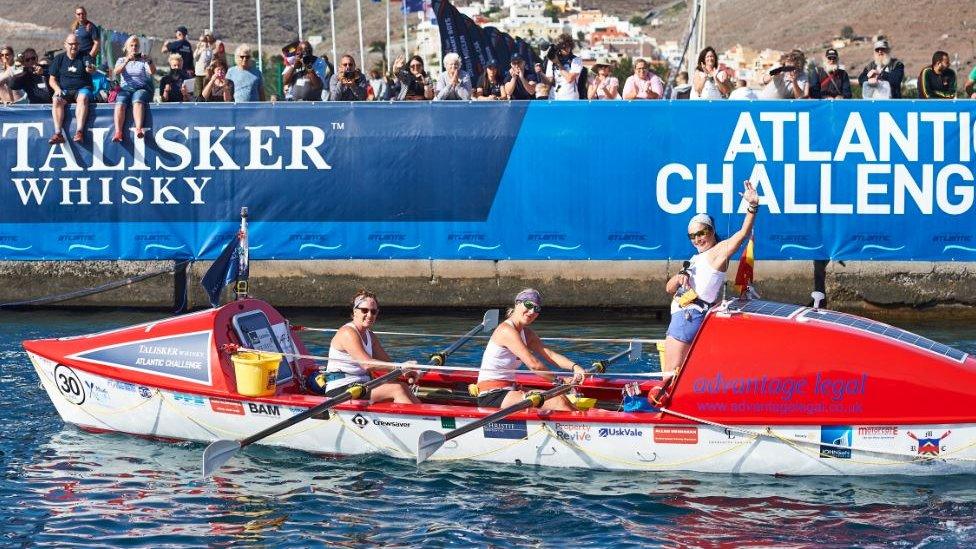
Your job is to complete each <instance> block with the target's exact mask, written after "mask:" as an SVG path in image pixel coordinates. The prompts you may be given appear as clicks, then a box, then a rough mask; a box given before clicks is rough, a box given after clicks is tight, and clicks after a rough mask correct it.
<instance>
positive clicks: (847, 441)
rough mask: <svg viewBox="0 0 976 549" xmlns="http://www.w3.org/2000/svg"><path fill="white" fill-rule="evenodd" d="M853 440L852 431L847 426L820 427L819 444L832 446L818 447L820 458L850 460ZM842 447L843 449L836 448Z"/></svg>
mask: <svg viewBox="0 0 976 549" xmlns="http://www.w3.org/2000/svg"><path fill="white" fill-rule="evenodd" d="M853 438H854V429H852V428H851V427H850V426H849V425H829V426H828V425H824V426H822V427H820V442H821V444H831V445H832V446H823V445H821V446H820V457H822V458H840V459H851V440H852V439H853ZM837 446H843V448H837Z"/></svg>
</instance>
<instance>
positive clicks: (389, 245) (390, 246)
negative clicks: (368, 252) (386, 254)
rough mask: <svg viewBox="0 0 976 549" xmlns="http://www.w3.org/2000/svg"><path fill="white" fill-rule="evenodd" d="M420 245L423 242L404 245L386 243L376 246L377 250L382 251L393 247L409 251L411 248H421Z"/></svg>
mask: <svg viewBox="0 0 976 549" xmlns="http://www.w3.org/2000/svg"><path fill="white" fill-rule="evenodd" d="M420 246H421V244H417V245H416V246H404V245H402V244H390V243H386V244H380V247H379V248H376V251H377V252H382V251H383V250H384V249H385V248H393V249H395V250H407V251H410V250H416V249H419V248H420Z"/></svg>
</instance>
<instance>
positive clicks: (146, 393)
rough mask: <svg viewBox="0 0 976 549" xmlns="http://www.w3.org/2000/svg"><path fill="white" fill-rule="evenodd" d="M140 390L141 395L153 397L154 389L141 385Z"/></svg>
mask: <svg viewBox="0 0 976 549" xmlns="http://www.w3.org/2000/svg"><path fill="white" fill-rule="evenodd" d="M138 391H139V396H141V397H142V398H152V396H153V392H152V389H150V388H149V387H145V386H143V385H140V386H139V389H138Z"/></svg>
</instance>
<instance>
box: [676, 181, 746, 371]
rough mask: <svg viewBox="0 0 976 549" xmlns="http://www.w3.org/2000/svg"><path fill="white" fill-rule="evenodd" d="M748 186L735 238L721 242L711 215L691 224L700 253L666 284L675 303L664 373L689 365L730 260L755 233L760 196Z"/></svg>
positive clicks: (691, 236) (692, 237)
mask: <svg viewBox="0 0 976 549" xmlns="http://www.w3.org/2000/svg"><path fill="white" fill-rule="evenodd" d="M744 185H745V192H743V193H742V199H743V200H744V201H746V202H747V203H748V204H749V206H748V207H747V208H746V217H745V219H744V220H743V221H742V227H741V228H740V229H739V230H738V231H736V233H735V234H733V235H732V236H730V237H728V238H727V239H725V240H721V239H720V238H719V237H718V235H716V234H715V220H713V219H712V216H710V215H708V214H704V213H700V214H698V215H696V216H694V217H692V218H691V221H689V222H688V239H689V240H691V244H692V246H694V247H695V249H696V250H698V253H697V254H695V255H693V256H692V257H691V261H688V262H686V266H685V267H684V268H683V269H681V270H680V271H678V274H676V275H674V276H672V277H671V278H670V279H668V282H667V284H665V289H666V290H667V292H668V293H669V294H672V295H673V296H674V299H673V300H672V301H671V323H670V324H669V325H668V332H667V337H666V338H665V340H664V356H665V359H666V363H665V364H663V365H662V370H663V371H664V372H674V371H675V370H676V369H678V367H679V366H681V364H682V363H683V362H684V361H685V357H686V356H687V355H688V349H689V348H690V347H691V341H692V340H693V339H695V334H697V333H698V329H699V328H701V324H702V320H703V319H704V318H705V313H706V312H707V311H708V308H709V307H711V306H712V304H714V303H715V302H716V301H717V300H718V299H719V293H720V292H721V291H722V286H724V285H725V272H726V271H727V270H728V269H729V258H730V257H732V255H733V254H735V252H736V250H738V249H739V246H741V245H742V243H743V242H744V241H745V240H746V238H747V237H748V236H749V233H751V232H752V226H753V225H754V224H755V222H756V212H758V211H759V195H758V194H757V193H756V190H755V189H754V188H753V187H752V183H751V182H749V181H746V182H745V183H744Z"/></svg>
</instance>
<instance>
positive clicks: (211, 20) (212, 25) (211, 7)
mask: <svg viewBox="0 0 976 549" xmlns="http://www.w3.org/2000/svg"><path fill="white" fill-rule="evenodd" d="M213 3H214V0H210V32H217V31H215V30H214V24H213Z"/></svg>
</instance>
